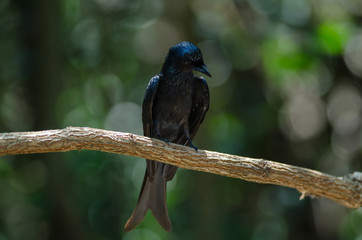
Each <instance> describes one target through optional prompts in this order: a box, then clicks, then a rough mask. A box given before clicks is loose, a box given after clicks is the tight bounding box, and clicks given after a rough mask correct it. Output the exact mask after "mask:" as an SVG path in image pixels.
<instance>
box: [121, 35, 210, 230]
mask: <svg viewBox="0 0 362 240" xmlns="http://www.w3.org/2000/svg"><path fill="white" fill-rule="evenodd" d="M193 71H199V72H202V73H204V74H206V75H208V76H210V77H211V75H210V73H209V72H208V70H207V69H206V66H205V64H204V62H203V58H202V54H201V51H200V49H199V48H198V47H196V46H195V45H193V44H192V43H189V42H181V43H179V44H177V45H175V46H173V47H171V48H170V50H169V52H168V54H167V56H166V59H165V62H164V64H163V66H162V69H161V72H160V74H158V75H156V76H154V77H153V78H152V79H151V80H150V82H149V83H148V86H147V90H146V94H145V97H144V100H143V108H142V122H143V132H144V135H145V136H148V137H153V138H158V139H161V140H164V141H167V142H173V143H178V144H182V145H188V146H191V147H193V148H195V149H196V150H197V148H196V147H195V146H194V145H193V144H192V142H191V141H192V139H193V138H194V136H195V134H196V132H197V129H198V128H199V125H200V124H201V123H202V121H203V119H204V116H205V114H206V112H207V110H208V108H209V103H210V97H209V88H208V86H207V83H206V81H205V79H204V78H203V77H198V76H195V75H194V74H193ZM146 162H147V168H146V173H145V176H144V179H143V184H142V188H141V192H140V195H139V198H138V202H137V206H136V208H135V210H134V211H133V213H132V215H131V217H130V218H129V219H128V221H127V223H126V225H125V230H126V231H131V230H132V229H134V228H135V227H136V226H137V225H138V224H139V223H140V222H141V221H142V220H143V218H144V216H145V215H146V213H147V210H148V209H150V210H151V212H152V214H153V215H154V216H155V218H156V220H157V221H158V222H159V224H160V225H161V226H162V227H163V228H164V229H165V230H166V231H170V230H171V227H172V225H171V221H170V218H169V216H168V210H167V203H166V182H167V181H170V180H171V179H172V178H173V177H174V175H175V173H176V170H177V167H175V166H172V165H169V164H164V163H160V162H156V161H152V160H146Z"/></svg>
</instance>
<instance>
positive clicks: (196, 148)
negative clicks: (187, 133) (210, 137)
mask: <svg viewBox="0 0 362 240" xmlns="http://www.w3.org/2000/svg"><path fill="white" fill-rule="evenodd" d="M187 142H188V143H189V144H190V147H191V148H193V149H195V151H196V152H197V150H199V148H198V147H196V146H195V145H194V144H192V142H191V139H190V138H188V139H187Z"/></svg>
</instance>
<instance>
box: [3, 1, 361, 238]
mask: <svg viewBox="0 0 362 240" xmlns="http://www.w3.org/2000/svg"><path fill="white" fill-rule="evenodd" d="M185 40H187V41H190V42H193V43H194V44H196V45H197V46H199V47H200V49H201V50H202V52H203V55H204V59H205V63H206V64H207V65H208V68H209V70H210V72H211V73H212V75H213V78H207V81H208V84H209V87H210V93H211V106H210V110H209V112H208V114H207V115H206V118H205V121H204V123H203V124H202V125H201V127H200V129H199V132H198V134H197V135H196V138H195V141H194V143H195V145H197V146H198V147H199V148H200V149H207V150H213V151H220V152H224V153H230V154H237V155H241V156H248V157H256V158H265V159H270V160H273V161H278V162H283V163H288V164H293V165H297V166H302V167H307V168H312V169H316V170H319V171H322V172H325V173H329V174H333V175H337V176H343V175H345V174H348V173H351V172H353V171H361V170H362V161H361V158H362V125H361V123H362V93H361V89H362V85H361V80H362V1H360V0H344V1H342V0H313V1H312V0H234V1H232V0H209V1H207V0H194V1H166V0H154V1H146V0H132V1H131V0H52V1H48V0H13V1H11V0H2V1H0V131H1V132H12V131H32V130H44V129H55V128H65V127H67V126H87V127H95V128H102V129H108V130H115V131H124V132H131V133H135V134H142V123H141V104H142V100H143V96H144V92H145V89H146V86H147V83H148V81H149V79H150V78H151V77H152V76H154V75H155V74H157V73H158V72H159V70H160V68H161V66H162V63H163V60H164V57H165V55H166V53H167V50H168V48H169V47H171V46H172V45H174V44H176V43H178V42H180V41H185ZM144 170H145V161H144V160H143V159H139V158H135V157H127V156H120V155H112V154H106V153H101V152H95V151H82V152H67V153H56V154H39V155H19V156H7V157H0V240H10V239H15V240H16V239H28V240H31V239H37V240H42V239H77V240H81V239H94V240H95V239H102V240H103V239H104V240H105V239H126V240H133V239H150V240H158V239H175V240H176V239H253V240H256V239H258V240H259V239H261V240H263V239H266V240H269V239H270V240H273V239H278V240H286V239H293V240H294V239H297V240H299V239H300V240H301V239H328V240H334V239H343V240H352V239H353V240H362V208H360V209H348V208H345V207H343V206H340V205H338V204H336V203H334V202H331V201H328V200H324V199H310V198H307V199H304V200H302V201H300V200H299V197H300V194H299V193H298V192H297V191H296V190H294V189H288V188H283V187H278V186H272V185H261V184H256V183H250V182H245V181H241V180H237V179H231V178H226V177H221V176H217V175H212V174H206V173H201V172H195V171H190V170H179V171H178V173H177V174H176V177H175V179H174V180H173V181H171V182H169V184H168V195H167V197H168V206H169V213H170V216H171V220H172V222H173V231H172V232H171V233H165V232H164V231H163V230H162V229H161V227H160V226H159V225H158V224H157V222H156V221H155V220H154V218H153V216H152V215H151V213H148V215H147V216H146V219H145V221H144V222H143V223H142V224H141V225H140V226H139V227H138V228H137V229H136V230H134V231H133V232H131V233H127V234H126V233H125V232H124V231H123V226H124V224H125V222H126V220H127V219H128V217H129V216H130V214H131V213H132V211H133V209H134V207H135V205H136V202H137V198H138V193H139V190H140V187H141V183H142V179H143V174H144Z"/></svg>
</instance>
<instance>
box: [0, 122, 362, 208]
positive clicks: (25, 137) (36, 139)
mask: <svg viewBox="0 0 362 240" xmlns="http://www.w3.org/2000/svg"><path fill="white" fill-rule="evenodd" d="M83 149H89V150H96V151H102V152H109V153H116V154H123V155H129V156H136V157H140V158H147V159H151V160H157V161H160V162H164V163H168V164H172V165H175V166H177V167H180V168H186V169H191V170H196V171H203V172H209V173H214V174H218V175H222V176H228V177H233V178H239V179H243V180H246V181H251V182H257V183H264V184H274V185H280V186H285V187H289V188H295V189H297V190H298V191H299V192H301V193H302V195H301V199H303V198H304V197H305V196H316V197H324V198H328V199H331V200H333V201H336V202H338V203H339V204H342V205H344V206H346V207H349V208H358V207H360V206H362V173H360V172H355V173H353V174H349V175H347V176H345V177H335V176H331V175H328V174H325V173H322V172H318V171H315V170H311V169H307V168H301V167H297V166H292V165H287V164H283V163H278V162H273V161H269V160H264V159H253V158H247V157H240V156H235V155H230V154H224V153H218V152H211V151H206V150H198V151H197V152H196V151H195V150H194V149H192V148H189V147H186V146H182V145H177V144H166V143H164V142H163V141H160V140H157V139H152V138H148V137H144V136H139V135H135V134H131V133H123V132H114V131H107V130H101V129H95V128H87V127H68V128H65V129H57V130H47V131H37V132H13V133H0V156H1V155H12V154H31V153H46V152H66V151H72V150H83Z"/></svg>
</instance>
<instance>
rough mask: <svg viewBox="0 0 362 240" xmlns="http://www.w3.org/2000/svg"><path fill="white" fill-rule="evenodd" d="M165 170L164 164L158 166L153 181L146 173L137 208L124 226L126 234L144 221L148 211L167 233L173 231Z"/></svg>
mask: <svg viewBox="0 0 362 240" xmlns="http://www.w3.org/2000/svg"><path fill="white" fill-rule="evenodd" d="M163 168H164V164H160V165H159V166H158V168H157V170H156V173H155V174H154V177H153V179H152V181H151V180H150V178H149V177H148V173H147V171H146V173H145V177H144V179H143V184H142V188H141V192H140V196H139V198H138V202H137V206H136V208H135V210H134V211H133V213H132V215H131V217H130V218H129V219H128V221H127V223H126V225H125V226H124V230H125V231H126V232H130V231H132V230H133V229H134V228H135V227H136V226H137V225H138V224H139V223H140V222H141V221H142V220H143V218H144V217H145V215H146V213H147V210H148V209H150V210H151V212H152V214H153V216H154V217H155V218H156V220H157V222H158V223H159V224H160V225H161V226H162V227H163V228H164V229H165V230H166V231H168V232H169V231H171V228H172V224H171V220H170V218H169V216H168V210H167V203H166V182H167V180H166V179H165V177H164V176H163Z"/></svg>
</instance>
